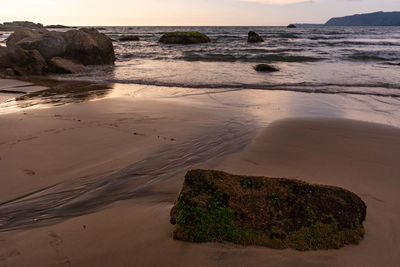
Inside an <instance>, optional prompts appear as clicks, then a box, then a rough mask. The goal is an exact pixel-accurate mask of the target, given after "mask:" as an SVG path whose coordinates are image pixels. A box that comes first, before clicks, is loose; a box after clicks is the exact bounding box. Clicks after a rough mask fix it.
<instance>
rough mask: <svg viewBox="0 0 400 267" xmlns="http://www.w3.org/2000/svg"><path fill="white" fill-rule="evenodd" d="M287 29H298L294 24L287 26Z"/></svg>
mask: <svg viewBox="0 0 400 267" xmlns="http://www.w3.org/2000/svg"><path fill="white" fill-rule="evenodd" d="M287 28H292V29H293V28H297V27H296V25H294V24H289V25H288V26H287Z"/></svg>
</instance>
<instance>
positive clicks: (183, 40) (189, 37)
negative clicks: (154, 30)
mask: <svg viewBox="0 0 400 267" xmlns="http://www.w3.org/2000/svg"><path fill="white" fill-rule="evenodd" d="M210 41H211V40H210V38H208V36H207V35H205V34H202V33H200V32H194V31H189V32H168V33H165V34H164V35H163V36H162V37H161V38H160V40H159V42H160V43H164V44H198V43H208V42H210Z"/></svg>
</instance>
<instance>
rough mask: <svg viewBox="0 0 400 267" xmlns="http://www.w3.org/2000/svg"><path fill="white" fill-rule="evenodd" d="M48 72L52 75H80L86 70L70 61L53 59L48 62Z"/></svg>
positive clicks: (59, 58) (58, 58)
mask: <svg viewBox="0 0 400 267" xmlns="http://www.w3.org/2000/svg"><path fill="white" fill-rule="evenodd" d="M49 71H50V72H52V73H80V72H84V71H86V68H85V66H83V65H82V64H79V63H76V62H74V61H72V60H69V59H65V58H61V57H54V58H52V59H51V60H50V62H49Z"/></svg>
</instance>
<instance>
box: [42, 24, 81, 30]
mask: <svg viewBox="0 0 400 267" xmlns="http://www.w3.org/2000/svg"><path fill="white" fill-rule="evenodd" d="M45 28H48V29H70V28H74V27H70V26H65V25H60V24H57V25H47V26H46V27H45Z"/></svg>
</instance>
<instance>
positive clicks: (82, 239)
mask: <svg viewBox="0 0 400 267" xmlns="http://www.w3.org/2000/svg"><path fill="white" fill-rule="evenodd" d="M146 92H147V91H146ZM114 93H115V94H116V96H112V97H107V98H102V99H100V100H98V101H84V102H79V103H74V104H72V105H63V106H49V107H48V108H46V109H41V108H38V109H17V110H16V111H15V112H12V113H10V114H3V115H0V121H1V123H0V149H1V150H0V169H1V170H2V173H3V174H4V175H2V177H5V178H2V180H1V181H0V188H1V191H0V202H4V201H7V200H10V199H15V198H18V197H19V196H21V195H25V194H29V193H31V192H36V193H35V194H32V195H29V196H28V197H26V198H22V199H19V200H18V201H14V202H13V201H11V203H7V204H6V206H4V205H0V222H1V220H2V221H3V222H7V220H5V217H7V216H10V212H9V211H10V210H16V209H15V207H17V206H13V205H22V204H23V205H25V203H27V206H19V207H24V208H26V211H29V212H26V213H20V215H24V216H26V218H28V219H37V220H39V224H36V225H35V224H32V223H30V222H29V221H27V220H25V221H24V220H22V221H21V224H20V225H19V226H18V225H17V226H18V227H15V228H14V229H17V230H10V229H13V228H12V227H11V228H10V229H8V230H7V229H6V228H3V230H0V265H1V264H6V265H8V266H24V265H27V264H40V265H41V266H58V265H65V264H69V265H71V266H109V265H111V264H113V265H116V266H124V265H132V264H134V265H139V266H154V265H167V266H177V265H178V266H179V265H193V263H194V262H195V263H196V264H197V265H198V266H201V265H203V266H205V265H207V266H217V265H218V266H221V265H229V266H243V265H246V266H259V265H260V263H263V264H267V263H268V264H269V265H271V266H293V265H299V264H302V265H305V266H309V265H316V266H343V265H362V266H376V265H377V264H383V265H386V266H394V265H395V264H396V263H397V262H398V261H400V258H399V256H398V255H400V251H399V249H398V246H397V239H396V236H398V235H399V234H400V229H399V227H398V225H400V216H399V214H398V212H397V210H396V203H397V202H398V200H399V199H398V196H397V192H396V191H397V189H398V188H399V187H400V184H399V182H400V181H398V179H397V175H398V174H399V173H400V169H399V167H398V164H397V155H398V154H399V152H400V145H399V142H398V140H400V129H399V128H395V127H390V126H387V125H382V124H374V123H368V122H360V121H356V120H349V119H346V118H334V117H335V116H338V114H337V113H334V112H332V110H333V109H332V110H328V112H327V113H326V116H325V117H315V116H312V114H313V113H310V115H308V113H307V112H306V113H305V115H304V117H300V118H299V117H298V118H292V117H294V114H296V113H298V110H303V108H304V107H303V106H301V104H296V103H293V102H291V101H292V95H293V94H287V93H285V94H283V93H282V94H277V93H276V92H273V93H268V94H267V93H265V95H268V96H270V97H271V98H269V99H262V98H260V97H259V96H260V94H261V93H262V92H261V93H260V92H226V93H224V94H219V95H215V94H214V95H208V96H203V95H196V94H195V95H193V96H190V97H178V98H166V97H165V95H166V94H167V93H168V92H167V93H165V92H159V91H158V90H157V88H154V92H149V93H147V95H146V93H143V94H144V95H142V96H141V97H136V98H132V97H131V98H124V95H118V94H120V93H121V91H118V92H111V93H110V94H111V95H112V94H114ZM135 93H136V94H137V95H138V94H140V93H141V90H140V88H138V89H137V91H135ZM157 94H159V95H160V97H159V98H157V97H154V96H155V95H157ZM184 94H186V92H184V93H181V95H184ZM282 95H283V96H288V98H282ZM294 96H295V97H298V96H299V95H294ZM211 97H213V98H212V99H213V101H215V102H212V103H209V102H210V101H209V99H210V98H211ZM307 97H309V96H307ZM321 99H322V100H321V103H324V101H325V98H321ZM329 99H331V98H329ZM207 100H208V101H209V102H206V101H207ZM312 100H313V99H309V98H306V100H301V101H304V102H302V105H304V106H305V107H308V106H307V104H308V101H312ZM266 101H268V102H266ZM239 103H240V104H241V105H239ZM265 103H268V105H266V104H265ZM287 106H291V107H292V110H288V111H286V110H283V108H284V107H286V108H287ZM293 107H294V108H293ZM317 108H321V110H322V109H323V108H325V107H322V104H321V107H318V105H317V106H315V107H314V110H313V112H315V109H317ZM329 114H332V115H331V118H329ZM341 114H342V113H339V115H341ZM343 114H345V113H343ZM356 115H357V114H356ZM350 118H351V116H350ZM282 119H283V120H282ZM228 148H229V149H228ZM135 164H136V165H135ZM197 167H201V168H212V169H220V170H224V171H228V172H231V173H235V174H246V175H263V176H276V177H281V176H284V177H288V178H300V179H303V180H306V181H307V182H312V183H321V184H332V185H338V186H342V187H344V188H345V189H349V190H351V191H353V192H355V193H357V194H359V195H360V196H361V197H362V198H363V200H364V201H366V203H367V206H368V210H367V221H366V222H365V223H364V225H365V228H366V231H367V233H366V236H365V239H364V240H363V241H361V243H360V244H359V245H358V246H346V247H345V248H342V249H340V250H329V251H311V252H298V251H293V250H273V249H268V248H263V247H242V246H237V245H232V244H214V243H207V244H193V243H186V242H180V241H175V240H173V239H172V229H173V226H172V225H170V223H169V211H170V208H171V207H172V204H173V202H174V201H175V199H176V196H177V195H178V192H179V190H180V188H181V186H182V182H183V177H184V174H185V172H186V170H187V169H188V168H197ZM149 170H150V171H149ZM139 171H141V172H144V174H149V173H150V174H151V175H148V177H147V176H135V175H137V174H138V172H139ZM115 173H117V174H118V176H110V175H113V174H115ZM132 177H136V178H138V179H136V180H135V179H129V178H132ZM377 177H378V178H377ZM381 177H384V178H381ZM382 179H384V180H382ZM127 181H129V183H126V182H127ZM96 182H99V183H97V184H96ZM105 182H106V183H105ZM53 185H55V186H54V187H51V188H49V189H46V190H43V191H41V189H43V188H46V187H49V186H53ZM94 185H96V186H94ZM97 185H101V186H99V187H97ZM116 188H117V189H118V188H123V189H124V190H122V191H121V190H120V189H118V190H116ZM136 188H140V190H139V191H137V192H136V191H135V190H136ZM81 189H84V191H79V190H81ZM92 189H93V190H92ZM102 190H105V191H102ZM71 192H77V195H74V194H70V193H71ZM82 192H85V193H84V194H82ZM87 192H89V193H87ZM97 192H101V193H102V192H105V193H104V194H103V193H102V194H98V195H96V194H97ZM127 192H128V193H129V192H136V193H137V194H136V195H124V194H126V193H127ZM107 193H109V194H111V195H112V196H126V197H125V198H124V197H121V198H118V197H116V198H113V197H108V196H107ZM63 194H64V195H63ZM48 197H51V198H48ZM69 197H71V199H72V201H71V202H72V203H78V204H79V205H81V203H85V201H87V200H90V201H89V202H87V203H88V207H85V206H83V210H84V209H85V208H87V212H86V213H85V212H83V213H79V209H77V208H75V207H74V206H71V208H69V207H68V208H66V209H54V208H57V205H59V206H68V205H67V204H66V203H63V202H62V199H65V198H69ZM124 199H126V200H124ZM32 200H35V201H36V202H35V201H33V202H32ZM80 200H82V201H83V202H79V201H80ZM52 201H53V202H52ZM58 201H61V202H58ZM75 201H76V202H75ZM107 201H110V202H107ZM103 202H104V203H106V205H99V206H96V205H97V204H98V203H103ZM53 203H54V204H55V205H54V206H56V207H52V205H53ZM9 204H10V205H9ZM92 204H93V205H94V206H93V207H94V208H93V209H90V207H91V206H90V205H92ZM7 205H9V206H8V210H7ZM79 205H78V206H79ZM35 206H36V207H38V206H40V207H44V208H45V209H48V210H49V212H48V213H43V214H45V215H43V217H36V215H37V214H35V213H31V212H30V211H32V210H33V209H32V208H33V207H35ZM21 210H23V209H21ZM2 211H3V213H2ZM24 212H25V211H24ZM57 212H61V213H57ZM68 212H70V213H68ZM48 214H50V215H54V214H55V215H56V216H54V217H51V216H49V215H48ZM46 216H47V217H46ZM41 220H42V223H41V222H40V221H41ZM36 226H38V227H36ZM1 227H2V225H0V228H1ZM3 227H4V225H3ZM4 229H5V230H4ZM155 251H156V252H157V254H158V257H154V252H155ZM355 255H356V256H355Z"/></svg>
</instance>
